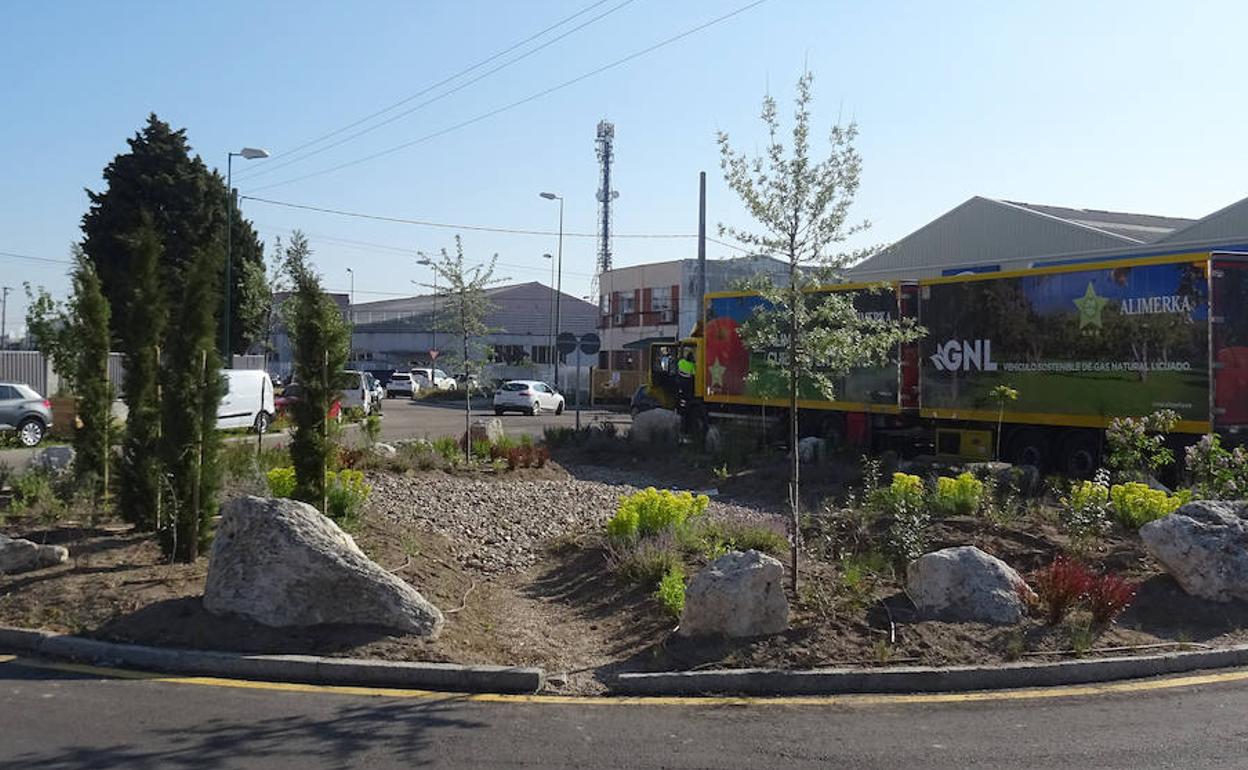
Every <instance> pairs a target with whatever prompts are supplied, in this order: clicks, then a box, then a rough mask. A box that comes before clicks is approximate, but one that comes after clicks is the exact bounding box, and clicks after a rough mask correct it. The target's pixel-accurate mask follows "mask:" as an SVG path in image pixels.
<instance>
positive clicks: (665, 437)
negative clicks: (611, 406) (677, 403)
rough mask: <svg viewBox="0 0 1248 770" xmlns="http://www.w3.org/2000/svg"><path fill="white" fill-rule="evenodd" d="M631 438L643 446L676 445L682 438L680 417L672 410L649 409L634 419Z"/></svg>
mask: <svg viewBox="0 0 1248 770" xmlns="http://www.w3.org/2000/svg"><path fill="white" fill-rule="evenodd" d="M629 436H630V437H631V438H632V440H633V441H637V442H640V443H642V444H675V443H676V442H677V440H679V438H680V415H678V414H676V413H675V412H673V411H672V410H671V409H647V410H646V411H644V412H642V413H641V414H639V415H637V416H636V417H634V418H633V427H632V431H631V432H630V433H629Z"/></svg>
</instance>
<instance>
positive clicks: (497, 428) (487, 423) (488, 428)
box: [459, 417, 505, 447]
mask: <svg viewBox="0 0 1248 770" xmlns="http://www.w3.org/2000/svg"><path fill="white" fill-rule="evenodd" d="M504 435H505V431H504V430H503V421H502V420H500V419H498V418H497V417H491V418H490V419H488V420H473V421H472V425H471V426H470V429H469V432H468V433H465V434H464V436H467V437H468V440H469V441H471V442H473V443H476V442H478V441H488V442H490V445H491V446H493V445H494V444H497V443H498V442H500V441H502V440H503V437H504ZM464 436H461V437H460V439H459V445H460V446H461V447H462V446H463V445H464Z"/></svg>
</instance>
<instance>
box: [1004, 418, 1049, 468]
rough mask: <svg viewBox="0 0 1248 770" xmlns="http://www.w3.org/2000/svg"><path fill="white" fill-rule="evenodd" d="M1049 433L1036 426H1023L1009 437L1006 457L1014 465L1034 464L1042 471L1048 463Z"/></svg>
mask: <svg viewBox="0 0 1248 770" xmlns="http://www.w3.org/2000/svg"><path fill="white" fill-rule="evenodd" d="M1049 454H1050V441H1049V435H1048V434H1047V433H1046V432H1045V431H1043V430H1039V429H1038V428H1025V429H1023V430H1020V431H1018V432H1017V433H1015V434H1014V435H1013V436H1012V437H1011V438H1010V443H1009V449H1008V450H1007V451H1006V457H1007V458H1008V459H1009V461H1010V462H1012V463H1014V464H1015V465H1034V466H1035V467H1037V468H1039V469H1040V470H1041V471H1043V470H1044V469H1045V468H1047V467H1048V465H1049Z"/></svg>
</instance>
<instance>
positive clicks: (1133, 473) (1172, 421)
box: [1105, 409, 1179, 478]
mask: <svg viewBox="0 0 1248 770" xmlns="http://www.w3.org/2000/svg"><path fill="white" fill-rule="evenodd" d="M1178 422H1179V415H1178V413H1177V412H1175V411H1173V410H1170V409H1162V410H1160V411H1157V412H1154V413H1153V414H1150V415H1148V416H1147V417H1116V418H1114V419H1113V420H1110V422H1109V427H1108V428H1106V429H1105V442H1106V444H1108V445H1109V459H1108V460H1107V462H1108V463H1109V467H1111V468H1114V469H1116V470H1118V471H1119V472H1121V473H1122V474H1124V475H1126V476H1129V477H1132V478H1142V477H1143V476H1144V475H1145V474H1149V473H1156V472H1157V471H1159V470H1161V469H1162V468H1164V467H1166V466H1167V465H1169V464H1170V463H1172V462H1174V452H1172V451H1171V450H1170V449H1169V448H1168V447H1167V446H1166V434H1167V433H1169V432H1170V431H1172V430H1174V427H1175V425H1177V424H1178Z"/></svg>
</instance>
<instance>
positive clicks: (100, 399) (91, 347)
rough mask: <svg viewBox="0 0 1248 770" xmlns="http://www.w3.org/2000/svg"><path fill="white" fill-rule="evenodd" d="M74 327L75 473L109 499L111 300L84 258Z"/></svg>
mask: <svg viewBox="0 0 1248 770" xmlns="http://www.w3.org/2000/svg"><path fill="white" fill-rule="evenodd" d="M73 285H74V300H73V324H74V326H75V328H76V331H77V333H78V335H79V340H80V345H81V346H80V347H79V349H78V356H77V366H76V367H75V372H74V379H75V388H76V392H77V394H78V418H79V419H80V420H81V421H82V427H81V428H79V429H78V430H77V431H76V432H75V433H74V454H75V457H74V470H75V473H76V474H77V476H78V478H79V480H80V481H81V482H82V483H85V484H89V485H90V488H91V492H92V495H93V496H94V497H95V498H96V499H97V500H101V499H103V498H104V497H105V496H106V495H107V494H108V462H109V459H110V455H111V452H110V451H109V427H110V423H111V420H112V406H113V387H112V385H111V384H110V383H109V381H108V349H109V345H108V342H109V340H108V317H109V308H108V301H107V300H106V299H104V294H103V292H102V291H101V289H100V279H99V276H97V275H96V274H95V269H94V268H92V266H91V263H90V262H89V261H88V260H86V259H85V258H83V256H82V254H81V253H79V254H78V255H76V257H75V265H74V273H73Z"/></svg>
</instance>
